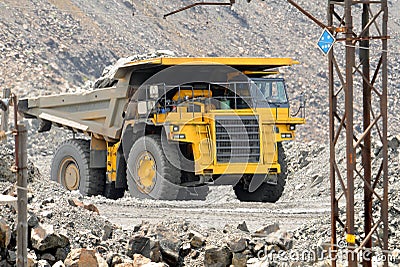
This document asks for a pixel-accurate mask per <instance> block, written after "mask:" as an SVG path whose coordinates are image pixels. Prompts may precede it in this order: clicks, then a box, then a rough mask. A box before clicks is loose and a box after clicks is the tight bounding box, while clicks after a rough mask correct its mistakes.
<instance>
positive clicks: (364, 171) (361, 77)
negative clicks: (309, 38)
mask: <svg viewBox="0 0 400 267" xmlns="http://www.w3.org/2000/svg"><path fill="white" fill-rule="evenodd" d="M247 2H250V0H248V1H247ZM287 2H288V3H290V4H291V5H293V6H294V7H296V8H297V9H298V10H299V11H300V12H302V13H303V14H304V15H306V16H307V17H308V18H310V19H311V20H312V21H313V22H315V23H316V24H317V25H318V26H320V27H321V28H326V29H328V30H329V32H330V33H331V34H333V36H334V38H335V40H336V42H337V43H338V44H337V45H335V46H336V47H337V46H340V45H341V44H342V45H344V49H342V50H340V47H338V49H336V48H335V46H333V47H332V48H331V49H330V51H329V53H328V69H329V87H328V88H329V146H330V185H331V258H332V266H333V267H335V266H336V263H337V262H336V254H337V252H338V249H347V261H348V266H349V267H356V266H357V264H358V261H359V260H362V265H363V266H364V267H371V266H372V256H373V255H374V254H376V253H377V251H376V250H375V249H374V248H375V247H379V248H380V249H381V250H382V252H383V257H382V258H383V259H384V260H383V265H384V266H385V267H387V266H388V248H389V247H388V242H389V240H388V239H389V230H388V229H389V228H388V187H389V185H388V184H389V180H388V140H387V124H388V117H387V84H388V59H387V53H388V39H389V36H388V29H387V23H388V5H387V0H383V1H353V0H336V1H333V0H328V9H327V10H328V12H327V13H328V14H327V20H328V24H327V25H325V24H324V23H322V22H320V21H319V20H318V19H316V18H315V17H313V16H312V15H311V14H310V13H308V12H307V11H306V10H304V9H303V8H302V7H300V6H299V5H298V4H296V2H295V1H294V0H287ZM217 3H219V4H220V5H221V4H222V3H221V2H217ZM217 3H216V4H214V5H217ZM234 3H235V1H230V3H223V5H229V4H231V5H232V4H234ZM208 4H209V3H208ZM193 6H194V5H190V6H187V7H185V8H182V9H179V10H177V11H173V12H171V13H168V14H166V15H165V16H164V18H165V17H167V16H170V15H172V14H176V13H177V12H181V11H183V10H186V9H188V8H191V7H193ZM360 6H361V7H362V9H361V12H360ZM356 15H360V22H359V23H358V24H357V22H355V21H353V18H354V17H355V16H356ZM355 26H357V27H355ZM355 29H359V32H356V30H355ZM339 34H343V35H344V37H343V36H342V35H339ZM340 43H341V44H340ZM356 53H358V56H359V57H358V60H357V57H356ZM371 54H373V55H374V58H376V60H372V57H371ZM371 66H373V68H372V67H371ZM371 71H373V75H372V78H371V75H370V74H371ZM359 85H361V86H359ZM359 91H360V92H359ZM359 95H361V96H362V112H361V114H358V113H357V110H356V109H355V108H354V105H355V104H358V103H357V101H358V99H357V96H359ZM356 115H361V116H362V119H359V118H357V116H356ZM358 117H359V116H358ZM358 129H362V133H358ZM372 140H375V141H380V142H381V144H382V148H381V150H380V152H379V155H378V156H377V158H375V159H374V162H373V161H372V155H371V154H372ZM341 141H342V142H341ZM339 143H345V144H346V155H345V159H346V168H345V169H344V170H342V169H340V168H339V164H338V162H339V160H341V159H343V157H342V156H341V155H339V153H340V151H341V149H342V148H339V147H338V144H339ZM358 152H360V153H358ZM359 154H360V155H361V160H360V159H358V158H357V155H359ZM356 182H361V184H363V187H362V189H363V199H356V198H355V196H356V195H357V189H358V188H357V187H356V186H355V185H356ZM338 184H340V186H337V185H338ZM378 186H379V187H380V190H378ZM374 201H375V203H376V206H375V207H374V208H373V207H372V204H373V203H374ZM339 202H340V203H342V202H344V203H345V205H346V208H345V209H343V210H340V209H339ZM361 202H362V203H361ZM360 213H361V214H362V215H361V216H360ZM356 222H361V223H363V227H362V229H359V228H358V229H356V227H355V226H356ZM338 226H339V227H338ZM339 230H340V232H344V233H345V235H344V236H340V235H339V234H338V233H339ZM379 231H380V232H379ZM342 241H346V242H347V247H346V248H343V247H342V246H340V247H339V246H338V244H339V243H340V244H343V242H342ZM360 255H361V257H360Z"/></svg>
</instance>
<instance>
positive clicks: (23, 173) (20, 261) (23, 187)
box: [15, 123, 28, 267]
mask: <svg viewBox="0 0 400 267" xmlns="http://www.w3.org/2000/svg"><path fill="white" fill-rule="evenodd" d="M16 130H17V131H16V136H15V148H16V151H15V163H16V166H17V170H18V172H17V197H18V224H17V266H22V267H26V266H28V223H27V204H28V198H27V193H28V192H27V186H28V171H27V151H26V141H27V130H26V126H25V124H24V123H18V124H17V127H16Z"/></svg>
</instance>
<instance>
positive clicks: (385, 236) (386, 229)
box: [381, 0, 389, 267]
mask: <svg viewBox="0 0 400 267" xmlns="http://www.w3.org/2000/svg"><path fill="white" fill-rule="evenodd" d="M381 8H382V11H383V19H382V35H383V36H387V28H388V27H387V26H388V25H387V24H388V16H389V12H388V6H387V0H384V1H382V7H381ZM387 50H388V41H387V39H383V40H382V96H381V114H382V128H383V130H382V138H383V140H382V144H383V148H382V157H383V162H382V165H383V202H382V209H381V217H382V221H383V251H384V255H385V256H386V259H387V256H388V249H389V244H388V243H389V222H388V209H389V198H388V194H389V177H388V140H387V123H388V116H387V83H388V60H387ZM384 266H385V267H387V266H388V261H387V260H386V261H385V262H384Z"/></svg>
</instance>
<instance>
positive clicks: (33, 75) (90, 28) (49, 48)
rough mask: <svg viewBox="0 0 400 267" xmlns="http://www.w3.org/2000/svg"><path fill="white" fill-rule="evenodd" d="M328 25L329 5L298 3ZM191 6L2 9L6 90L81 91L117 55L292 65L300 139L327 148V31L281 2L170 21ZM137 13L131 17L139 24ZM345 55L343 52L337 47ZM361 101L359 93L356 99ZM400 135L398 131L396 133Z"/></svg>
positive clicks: (204, 10)
mask: <svg viewBox="0 0 400 267" xmlns="http://www.w3.org/2000/svg"><path fill="white" fill-rule="evenodd" d="M298 2H299V3H300V4H301V5H302V6H304V8H305V9H307V10H309V11H311V12H312V13H313V14H314V15H315V16H316V17H317V18H318V19H320V20H322V21H325V4H326V3H325V1H322V0H321V1H317V2H315V1H314V2H309V1H298ZM388 2H389V8H390V14H391V20H390V23H389V27H390V29H389V30H390V35H391V37H392V40H391V41H390V48H391V52H390V54H389V56H390V66H389V81H390V87H389V94H390V98H391V100H390V101H389V114H391V117H390V119H391V120H392V122H393V123H391V124H390V125H395V124H398V123H399V120H398V117H397V116H395V114H398V113H399V109H400V107H399V105H398V104H396V103H397V100H398V99H399V88H400V85H399V84H400V83H399V79H400V77H399V70H400V57H399V52H398V51H400V49H399V47H400V42H399V32H400V22H399V18H398V17H397V16H396V14H398V12H400V10H399V9H400V7H399V6H400V3H399V1H398V0H392V1H388ZM185 4H188V2H187V1H165V0H156V1H151V2H147V1H127V0H112V1H111V0H110V1H104V0H95V1H83V0H68V1H58V0H46V1H40V2H37V1H32V0H27V1H24V2H23V4H22V3H19V2H18V3H17V2H15V1H11V0H6V1H2V2H1V3H0V7H1V8H0V18H1V19H0V24H1V27H0V37H1V38H0V59H1V60H0V87H10V88H12V89H13V91H14V92H17V93H18V94H19V95H20V96H26V95H30V96H32V95H41V94H54V93H61V92H66V91H75V90H76V87H82V86H84V84H85V83H87V82H88V81H89V80H93V79H95V78H96V77H99V76H100V74H101V72H102V70H103V68H104V67H105V66H107V65H109V64H110V63H113V62H115V61H116V60H117V59H118V58H120V57H123V56H124V57H126V56H130V55H132V54H143V53H147V52H149V51H150V52H151V51H154V50H157V49H169V50H172V51H174V52H176V54H177V55H178V56H199V57H201V56H271V57H293V58H295V59H297V60H299V61H300V62H301V65H300V66H295V67H292V68H290V69H286V70H283V73H282V76H284V77H285V78H286V79H287V81H288V84H289V91H290V95H291V97H292V98H293V97H296V96H297V95H299V94H300V93H302V92H304V93H305V94H306V96H307V99H308V112H307V113H308V116H307V117H308V123H307V125H305V126H302V127H301V128H299V136H300V139H301V140H308V141H311V140H319V141H321V140H322V141H326V140H327V139H326V133H327V131H326V129H327V127H328V122H327V119H328V118H327V111H328V100H327V94H328V89H327V68H326V59H325V58H323V57H322V56H321V54H320V52H319V50H318V49H317V48H316V46H315V43H316V40H317V39H318V38H319V35H320V33H321V29H319V28H318V26H316V25H315V24H313V23H312V22H310V21H309V20H308V19H307V18H306V17H305V16H304V15H302V14H301V13H300V12H298V11H297V10H296V9H295V8H293V7H292V6H290V5H289V4H288V3H286V2H284V1H268V2H263V1H252V2H251V3H250V4H248V3H247V1H237V3H236V4H235V6H234V7H233V8H230V7H196V8H194V9H191V10H187V11H185V12H182V13H179V14H176V15H174V16H171V17H168V18H167V19H163V18H162V16H163V14H165V13H167V12H169V11H171V10H174V9H176V8H179V7H181V6H183V5H185ZM132 13H134V16H132ZM337 49H338V50H342V49H343V45H342V44H340V43H339V44H337ZM357 95H358V94H357ZM391 129H392V131H393V132H394V131H395V128H394V126H391Z"/></svg>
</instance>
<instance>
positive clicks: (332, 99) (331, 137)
mask: <svg viewBox="0 0 400 267" xmlns="http://www.w3.org/2000/svg"><path fill="white" fill-rule="evenodd" d="M333 8H334V6H333V5H329V11H328V27H331V26H332V25H333ZM333 51H334V48H333V47H332V48H331V51H330V52H329V54H328V64H329V65H328V68H329V74H328V75H329V150H330V161H329V164H330V172H329V178H330V185H331V188H330V189H331V259H332V267H336V251H337V238H336V218H337V216H338V215H337V210H336V207H337V199H336V178H335V166H334V165H335V123H334V122H335V112H336V104H335V103H336V97H335V85H334V76H333V73H334V72H333V71H334V70H333Z"/></svg>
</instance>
